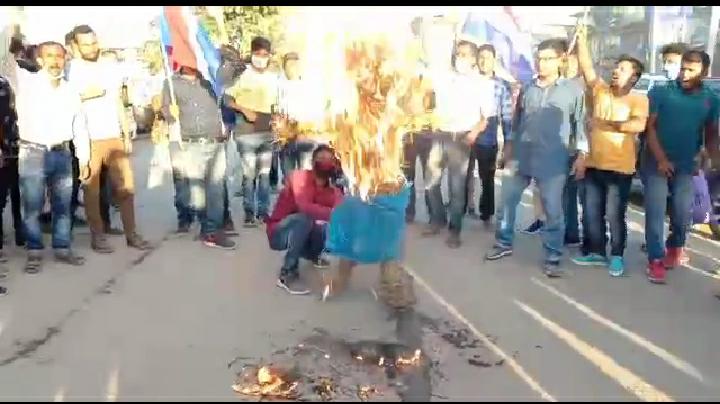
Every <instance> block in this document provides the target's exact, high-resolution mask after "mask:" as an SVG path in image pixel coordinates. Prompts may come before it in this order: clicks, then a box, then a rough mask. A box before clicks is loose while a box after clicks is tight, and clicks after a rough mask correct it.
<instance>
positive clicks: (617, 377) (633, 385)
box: [515, 300, 675, 402]
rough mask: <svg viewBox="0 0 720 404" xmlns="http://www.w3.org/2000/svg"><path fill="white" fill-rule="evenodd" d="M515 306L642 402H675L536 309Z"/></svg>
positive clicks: (520, 303)
mask: <svg viewBox="0 0 720 404" xmlns="http://www.w3.org/2000/svg"><path fill="white" fill-rule="evenodd" d="M515 304H516V305H518V307H520V309H521V310H523V311H524V312H526V313H527V314H529V315H530V316H531V317H532V318H533V319H535V320H536V321H537V322H539V323H540V324H541V325H542V326H543V327H545V328H546V329H547V330H548V331H550V332H552V333H553V334H555V336H556V337H558V338H560V339H561V340H563V341H565V343H567V344H568V345H569V346H570V347H571V348H572V349H574V350H575V351H576V352H577V353H579V354H580V355H582V356H584V357H585V359H587V360H588V361H590V362H591V363H592V364H593V365H595V366H597V367H598V368H599V369H600V371H601V372H603V373H604V374H605V375H607V376H608V377H610V378H611V379H613V380H614V381H615V382H617V383H618V384H619V385H621V386H622V387H623V388H624V389H625V390H627V391H628V392H630V393H632V394H633V395H635V396H636V397H637V398H639V399H640V400H642V401H664V402H672V401H675V400H674V399H673V398H672V397H670V396H669V395H667V394H665V393H664V392H662V391H660V390H659V389H658V388H656V387H655V386H653V385H651V384H650V383H648V382H646V381H645V380H643V379H642V378H641V377H640V376H638V375H636V374H634V373H633V372H631V371H630V370H628V369H626V368H624V367H622V366H620V365H619V364H618V363H617V362H615V360H614V359H613V358H611V357H610V356H609V355H607V354H605V353H604V352H602V351H601V350H599V349H598V348H595V347H594V346H592V345H590V344H588V343H587V342H585V341H583V340H581V339H580V338H578V337H577V336H576V335H575V334H573V333H572V332H570V331H568V330H566V329H564V328H562V327H561V326H560V325H558V324H556V323H554V322H553V321H551V320H548V319H547V318H545V317H543V316H542V315H541V314H540V313H538V312H537V311H536V310H535V309H533V308H531V307H530V306H528V305H526V304H525V303H523V302H520V301H518V300H515Z"/></svg>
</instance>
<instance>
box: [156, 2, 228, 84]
mask: <svg viewBox="0 0 720 404" xmlns="http://www.w3.org/2000/svg"><path fill="white" fill-rule="evenodd" d="M160 40H161V42H162V44H163V46H164V47H165V49H166V51H167V55H168V58H169V62H170V64H171V68H172V69H173V71H175V70H177V69H179V68H180V67H181V66H187V67H192V68H194V69H197V70H198V71H199V72H200V74H202V76H203V77H204V78H205V79H206V80H208V81H209V82H210V83H211V84H212V87H213V90H214V91H215V94H216V95H217V96H218V97H219V96H220V95H221V94H222V84H221V83H220V80H218V78H217V71H218V68H219V67H220V51H219V50H218V49H217V48H216V47H215V45H214V44H213V43H212V40H211V39H210V35H209V34H208V32H207V30H206V29H205V28H204V27H203V26H202V25H201V24H200V21H199V20H198V18H197V16H195V15H193V13H192V12H191V11H190V8H189V7H188V6H165V7H164V12H163V15H162V17H161V19H160Z"/></svg>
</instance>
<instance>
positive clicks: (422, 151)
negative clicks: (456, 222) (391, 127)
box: [403, 132, 432, 220]
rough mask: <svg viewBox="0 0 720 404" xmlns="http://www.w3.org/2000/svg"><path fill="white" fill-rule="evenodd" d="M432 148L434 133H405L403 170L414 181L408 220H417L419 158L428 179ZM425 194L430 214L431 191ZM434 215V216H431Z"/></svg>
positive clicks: (407, 210)
mask: <svg viewBox="0 0 720 404" xmlns="http://www.w3.org/2000/svg"><path fill="white" fill-rule="evenodd" d="M431 148H432V135H431V134H430V133H429V132H418V133H408V134H406V135H405V139H404V145H403V156H404V158H405V161H404V164H403V167H404V168H403V171H404V174H405V178H406V179H407V180H408V181H411V182H412V187H411V189H410V201H409V202H408V206H407V208H406V209H405V217H406V218H407V219H408V220H415V203H416V202H415V200H416V187H415V173H416V170H417V160H418V158H419V159H420V168H421V170H422V173H423V181H425V180H427V169H428V157H429V156H430V149H431ZM423 194H424V196H425V207H426V209H427V212H428V216H431V214H430V193H429V192H423ZM431 217H432V216H431Z"/></svg>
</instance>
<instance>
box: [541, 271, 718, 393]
mask: <svg viewBox="0 0 720 404" xmlns="http://www.w3.org/2000/svg"><path fill="white" fill-rule="evenodd" d="M531 280H532V282H533V283H534V284H536V285H538V286H540V287H542V288H544V289H545V290H547V291H548V292H550V293H552V294H554V295H555V296H557V297H559V298H560V299H562V300H564V301H565V302H566V303H567V304H569V305H570V306H573V307H574V308H576V309H577V310H578V311H580V312H581V313H583V314H585V315H586V316H588V317H589V318H590V319H591V320H594V321H596V322H598V323H600V324H602V325H604V326H605V327H608V328H610V329H611V330H613V331H615V332H617V333H618V334H620V335H622V336H623V337H625V338H627V339H629V340H630V341H632V342H634V343H635V344H636V345H638V346H640V347H641V348H643V349H645V350H647V351H649V352H650V353H652V354H654V355H655V356H657V357H658V358H660V359H662V360H664V361H665V362H667V363H668V364H669V365H670V366H672V367H674V368H675V369H677V370H679V371H681V372H683V373H685V374H686V375H688V376H690V377H693V378H695V379H697V380H699V381H701V382H704V378H703V376H702V374H701V373H700V371H699V370H697V369H696V368H695V367H694V366H693V365H691V364H689V363H687V362H686V361H684V360H682V359H680V358H678V357H677V356H675V355H673V354H672V353H670V352H668V351H667V350H665V349H663V348H661V347H659V346H657V345H655V344H654V343H652V342H650V341H648V340H647V339H645V338H643V337H642V336H640V335H638V334H636V333H634V332H632V331H630V330H628V329H626V328H624V327H622V326H621V325H619V324H617V323H615V322H613V321H612V320H609V319H607V318H605V317H603V316H602V315H600V314H599V313H597V312H596V311H594V310H593V309H591V308H589V307H587V306H585V305H584V304H582V303H579V302H577V301H575V300H574V299H573V298H571V297H570V296H568V295H566V294H564V293H562V292H560V291H559V290H557V289H556V288H554V287H552V286H550V285H548V284H546V283H545V282H543V281H541V280H539V279H537V278H535V277H533V278H531Z"/></svg>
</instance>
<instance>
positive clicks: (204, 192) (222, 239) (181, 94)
mask: <svg viewBox="0 0 720 404" xmlns="http://www.w3.org/2000/svg"><path fill="white" fill-rule="evenodd" d="M172 84H173V90H174V94H171V93H170V87H169V85H168V83H167V82H165V85H164V87H163V102H162V104H163V115H164V116H165V117H167V120H168V123H169V124H171V125H172V124H174V123H176V122H177V121H179V124H180V136H181V139H171V140H172V141H171V142H170V158H171V160H172V165H173V181H174V182H175V207H176V208H177V210H178V231H179V232H181V233H183V232H187V231H188V230H189V227H190V224H191V223H192V219H193V217H194V215H197V216H198V219H199V221H200V233H201V238H202V241H203V243H204V244H205V245H206V246H208V247H215V248H222V249H226V250H229V249H234V248H235V243H234V242H233V241H232V240H229V239H228V238H227V236H226V234H225V231H224V230H223V183H224V181H225V167H226V161H225V139H226V135H225V134H224V133H223V130H222V123H221V116H220V106H219V104H218V99H217V96H216V95H215V93H214V91H213V89H212V85H211V84H210V82H208V81H207V80H205V79H204V78H203V77H202V76H201V75H200V72H199V71H198V70H197V69H194V68H191V67H188V66H182V67H181V69H180V73H179V74H176V75H174V76H173V77H172ZM173 95H174V98H173Z"/></svg>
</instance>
